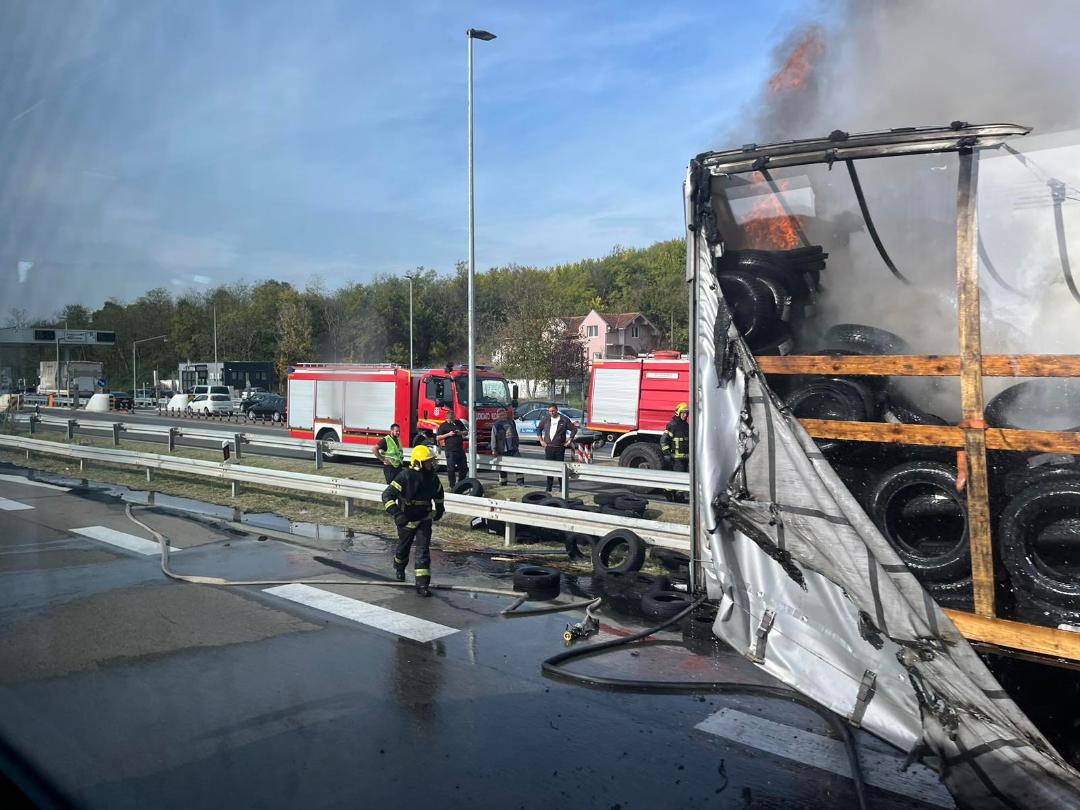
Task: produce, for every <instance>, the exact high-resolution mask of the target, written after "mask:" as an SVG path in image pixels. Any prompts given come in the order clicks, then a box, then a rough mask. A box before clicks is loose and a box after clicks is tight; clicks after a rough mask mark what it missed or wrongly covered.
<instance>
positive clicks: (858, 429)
mask: <svg viewBox="0 0 1080 810" xmlns="http://www.w3.org/2000/svg"><path fill="white" fill-rule="evenodd" d="M1028 132H1030V128H1028V127H1025V126H1020V125H1016V124H988V125H981V126H969V125H968V124H967V123H965V122H960V121H957V122H953V124H951V125H950V126H948V127H923V128H914V127H912V128H902V129H891V130H883V131H880V132H871V133H865V134H859V135H849V134H847V133H844V132H840V131H836V132H833V133H832V134H831V135H830V136H829V137H827V138H813V139H807V140H796V141H786V142H782V143H776V144H769V145H765V146H758V145H756V144H748V145H746V146H744V147H742V148H740V149H732V150H727V151H721V152H705V153H702V154H700V155H698V156H697V157H696V158H694V160H693V161H691V163H690V168H689V175H688V177H689V182H688V184H687V189H686V200H685V202H686V223H687V228H688V230H690V231H693V230H694V229H695V228H700V229H701V230H703V231H704V234H701V235H703V236H704V237H705V238H706V240H707V242H708V244H709V245H710V247H711V248H712V250H713V255H714V256H718V255H720V253H721V252H722V250H723V247H722V238H721V235H720V232H719V227H718V225H717V216H716V213H717V212H714V211H712V210H711V201H710V197H711V183H710V179H711V177H713V176H721V175H727V174H737V173H742V172H751V171H762V170H768V169H771V168H779V167H786V166H801V165H810V164H821V163H824V164H828V165H832V164H833V163H834V162H836V161H847V160H863V159H870V158H881V157H894V156H901V155H919V154H932V153H942V152H956V153H958V155H959V159H960V173H959V180H958V187H957V206H956V209H957V229H956V268H957V281H956V285H957V295H958V317H957V328H958V334H959V342H960V353H959V354H958V355H954V356H918V355H911V356H895V355H894V356H877V357H870V356H844V357H837V356H831V355H820V356H818V355H801V356H800V355H788V356H785V357H758V358H756V362H757V365H758V367H759V368H760V370H761V371H762V372H763V373H765V374H822V375H849V376H851V375H859V376H892V375H895V376H932V377H944V376H959V377H960V379H961V406H962V411H963V421H962V422H961V424H960V425H957V426H948V427H936V426H927V425H898V424H890V423H876V422H842V421H832V420H817V419H804V420H801V421H802V424H803V426H804V427H805V428H806V430H807V432H808V433H809V434H810V435H811V436H812V437H814V438H816V439H818V438H820V439H844V440H852V441H871V442H887V443H896V444H912V445H929V446H937V447H954V448H957V449H960V450H963V452H964V454H965V456H966V461H967V465H968V469H967V472H968V480H967V488H968V489H967V491H968V504H969V511H968V514H969V518H968V520H969V540H970V544H971V558H972V578H973V584H974V596H975V610H974V613H968V612H965V611H959V610H946V613H947V614H948V615H949V617H950V618H951V619H952V620H953V622H954V623H955V624H956V626H957V628H958V629H959V630H960V632H961V633H963V635H964V636H965V637H966V638H967V639H968V640H969V641H970V642H972V643H973V644H975V645H976V646H977V647H978V648H980V649H983V650H986V651H993V652H1000V653H1004V654H1011V655H1017V656H1021V657H1035V658H1037V659H1038V660H1043V661H1047V662H1051V663H1061V664H1066V665H1074V666H1075V665H1080V634H1078V633H1073V632H1069V631H1065V630H1058V629H1055V628H1050V627H1044V626H1040V625H1033V624H1028V623H1025V622H1017V621H1012V620H1007V619H1004V618H1001V617H1000V616H998V615H997V607H996V604H995V594H994V589H995V574H994V553H993V552H994V549H993V542H992V538H991V526H990V511H989V502H988V492H987V465H986V451H987V450H988V449H990V450H1017V451H1029V452H1041V453H1066V454H1073V455H1077V454H1080V433H1068V432H1058V431H1037V430H1012V429H1005V428H992V427H987V426H986V423H985V421H984V419H983V396H982V378H983V376H1002V377H1005V376H1007V377H1078V376H1080V357H1077V356H1073V355H985V356H984V355H983V354H982V350H981V333H980V322H979V303H980V293H979V288H978V247H977V245H978V226H977V219H976V192H977V188H978V160H977V155H976V150H981V149H990V148H996V147H999V146H1001V145H1002V144H1004V143H1005V142H1006V141H1007V140H1008V139H1010V138H1015V137H1020V136H1023V135H1026V134H1027V133H1028ZM695 267H696V261H695V257H694V255H692V245H691V242H690V241H689V240H688V243H687V282H688V283H689V287H690V307H691V318H690V322H691V324H692V330H693V333H692V335H691V402H692V408H693V413H694V414H695V416H696V415H697V414H698V413H699V411H700V408H699V403H698V399H699V397H700V393H699V390H698V385H699V381H698V379H697V355H696V353H697V345H698V338H699V334H698V331H697V297H696V290H697V287H698V285H699V284H703V283H706V282H707V281H708V279H706V278H700V277H695V274H694V268H695ZM696 421H697V420H696V418H695V419H691V446H693V442H694V435H693V434H694V425H695V423H696ZM698 491H699V486H698V482H697V479H696V473H695V468H694V466H693V465H691V468H690V492H691V510H692V517H691V521H692V523H691V528H692V532H693V534H692V536H693V537H694V538H695V539H694V543H693V552H692V556H693V565H692V566H691V571H692V572H693V577H694V578H695V581H698V580H699V578H700V576H701V571H700V548H699V545H698V544H699V539H700V531H699V528H700V527H699V526H698V524H697V510H696V508H695V496H696V494H697V493H698Z"/></svg>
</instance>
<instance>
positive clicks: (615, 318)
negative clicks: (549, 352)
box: [561, 309, 660, 361]
mask: <svg viewBox="0 0 1080 810" xmlns="http://www.w3.org/2000/svg"><path fill="white" fill-rule="evenodd" d="M561 320H562V321H563V322H564V323H565V324H566V327H567V329H569V330H571V331H576V332H577V333H578V334H579V335H581V339H582V340H583V341H584V342H585V346H586V352H587V355H588V359H589V360H590V361H592V360H607V359H612V358H620V357H638V356H640V355H643V354H648V353H649V352H652V351H655V350H656V349H658V348H659V347H660V330H659V329H657V328H656V327H655V326H653V325H652V323H651V322H650V321H649V319H648V318H646V317H645V316H644V315H642V314H641V313H640V312H619V313H615V314H603V313H600V312H597V311H596V310H595V309H594V310H591V311H590V312H589V314H588V315H584V316H579V315H575V316H573V317H570V318H562V319H561Z"/></svg>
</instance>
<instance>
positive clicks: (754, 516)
mask: <svg viewBox="0 0 1080 810" xmlns="http://www.w3.org/2000/svg"><path fill="white" fill-rule="evenodd" d="M695 204H696V202H695V198H694V195H693V174H691V177H690V178H689V179H688V181H687V217H688V219H687V221H688V223H689V224H690V229H689V232H688V251H689V252H688V257H687V259H688V273H689V274H690V277H691V280H692V283H693V284H694V302H695V304H694V313H693V317H694V323H693V327H694V334H695V338H694V374H695V380H694V392H693V400H694V413H693V419H692V423H693V425H694V426H695V430H694V445H693V447H694V454H693V457H694V468H693V473H692V474H693V486H694V498H695V504H696V506H695V510H696V512H695V524H696V529H697V535H696V540H697V544H696V549H697V553H698V554H699V555H700V559H701V561H702V566H701V570H702V571H703V575H704V579H705V582H704V585H705V587H706V589H707V592H708V595H709V596H710V598H712V599H715V600H718V602H719V607H720V609H719V613H718V615H717V619H716V623H715V625H714V630H715V632H716V634H717V635H718V636H719V637H720V638H722V639H724V640H725V641H727V642H728V643H729V644H731V645H732V646H733V647H735V648H736V649H738V650H741V651H743V652H744V653H745V654H746V655H747V656H748V657H749V658H751V659H752V660H755V661H756V662H758V663H759V665H760V666H761V667H762V668H763V669H765V670H766V671H768V672H769V673H770V674H772V675H774V676H776V677H777V678H779V679H780V680H782V681H784V682H785V683H787V684H789V685H791V686H792V687H794V688H796V689H798V690H799V691H801V692H802V693H803V694H805V695H807V696H808V697H810V698H812V699H813V700H816V701H818V702H819V703H822V704H824V705H825V706H828V707H829V708H831V709H833V710H834V711H836V712H837V713H839V714H841V715H842V716H844V717H847V718H849V719H852V720H853V721H854V722H857V723H858V724H860V725H861V726H862V727H864V728H866V729H867V730H869V731H871V732H873V733H875V734H877V735H879V736H881V737H882V738H884V739H886V740H889V741H890V742H892V743H894V744H895V745H897V746H899V747H901V748H902V749H904V750H908V751H913V752H916V753H918V754H919V755H921V756H922V758H923V759H924V761H926V762H927V764H930V765H932V766H934V767H936V768H938V769H939V770H940V772H941V773H942V776H943V778H944V780H945V783H946V785H947V786H948V787H949V789H950V790H951V791H952V792H953V794H954V795H955V796H956V797H957V799H958V800H959V801H960V802H961V804H963V805H965V806H977V807H984V806H985V807H1015V808H1020V807H1023V808H1052V807H1053V808H1058V807H1066V806H1080V777H1078V775H1077V773H1076V771H1074V770H1073V769H1072V768H1071V767H1069V765H1068V764H1067V763H1065V762H1064V760H1062V759H1061V757H1060V756H1059V755H1058V754H1057V753H1056V752H1055V751H1054V750H1053V748H1052V747H1051V746H1050V745H1049V743H1047V742H1046V740H1045V739H1044V738H1043V736H1042V735H1041V734H1040V733H1039V731H1038V730H1037V729H1035V728H1034V727H1033V726H1032V724H1031V723H1030V721H1029V720H1028V719H1027V717H1026V716H1025V715H1024V714H1023V712H1021V711H1020V710H1019V708H1018V707H1017V706H1016V704H1015V703H1013V701H1012V700H1011V699H1010V698H1009V697H1008V695H1006V694H1005V692H1003V691H1002V689H1001V687H1000V685H999V684H998V683H997V681H996V680H995V679H994V677H993V676H992V675H991V674H990V672H989V671H988V670H987V669H986V667H985V666H984V665H983V663H982V661H981V660H980V659H979V658H978V656H977V655H976V654H975V652H974V651H973V650H972V649H971V647H970V645H968V643H967V641H966V640H965V639H964V638H963V637H962V636H961V635H960V633H959V632H958V631H957V630H956V628H955V627H954V626H953V624H952V622H951V621H950V620H949V619H948V618H947V617H946V616H945V614H944V613H942V611H941V610H940V608H939V607H938V606H937V604H936V603H935V602H934V601H933V600H932V599H930V597H929V596H928V595H927V594H926V592H925V591H924V590H923V589H922V587H921V586H920V585H919V583H918V582H917V581H916V579H915V578H914V576H913V575H912V574H911V573H910V572H909V571H908V569H907V567H906V566H905V565H904V564H903V563H902V562H901V560H900V559H899V557H897V555H896V553H895V552H894V551H893V549H892V547H891V546H890V545H889V544H888V542H887V541H886V540H885V539H884V538H883V537H882V536H881V534H880V533H879V532H878V530H877V528H876V527H875V526H874V525H873V523H872V522H871V521H870V520H869V518H868V517H867V516H866V515H865V514H864V513H863V511H862V509H861V507H860V506H859V504H858V503H857V502H856V501H855V499H854V498H853V497H852V496H851V495H850V493H849V492H848V491H847V489H846V488H845V487H844V485H843V484H842V483H841V482H840V480H839V479H838V478H837V477H836V475H835V473H834V472H833V471H832V469H831V468H830V467H829V465H828V463H827V462H826V461H825V460H824V458H822V456H821V454H820V453H819V452H818V451H817V448H816V446H815V444H814V442H813V441H812V440H811V439H810V437H809V436H808V435H807V434H806V432H805V431H804V430H803V429H802V427H801V425H800V424H799V423H798V421H797V420H796V419H795V418H794V417H792V416H791V415H790V414H789V413H787V412H785V411H783V410H782V409H781V407H780V403H779V401H778V400H777V399H776V398H775V396H774V395H773V393H772V392H771V391H770V390H769V388H768V386H767V385H766V384H765V381H764V378H763V377H762V375H761V373H760V371H759V370H758V369H757V366H756V364H755V362H754V360H753V357H752V356H751V355H750V353H749V351H748V350H747V348H746V346H745V344H744V343H743V341H742V339H741V338H740V337H739V335H738V333H737V331H736V330H735V328H734V326H733V325H732V323H731V317H730V315H729V313H728V309H727V306H726V305H725V303H724V301H723V299H722V298H721V296H720V293H719V288H718V286H717V284H716V283H715V278H714V276H713V247H712V246H710V245H709V244H708V243H707V241H706V239H705V236H704V230H705V229H704V228H701V227H697V224H698V223H697V220H696V212H695V209H694V206H695Z"/></svg>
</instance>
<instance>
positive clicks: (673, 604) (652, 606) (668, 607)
mask: <svg viewBox="0 0 1080 810" xmlns="http://www.w3.org/2000/svg"><path fill="white" fill-rule="evenodd" d="M692 604H693V600H692V599H691V597H690V596H689V594H685V593H683V592H682V591H648V592H647V593H646V594H645V595H644V596H642V597H641V612H642V613H644V614H645V615H646V616H652V617H653V618H656V619H670V618H671V617H672V616H674V615H675V614H677V613H681V612H682V611H684V610H686V609H687V608H688V607H690V605H692Z"/></svg>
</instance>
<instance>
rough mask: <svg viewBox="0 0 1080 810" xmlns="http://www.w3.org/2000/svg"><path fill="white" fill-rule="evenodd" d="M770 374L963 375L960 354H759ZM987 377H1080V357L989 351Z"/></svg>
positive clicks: (985, 362)
mask: <svg viewBox="0 0 1080 810" xmlns="http://www.w3.org/2000/svg"><path fill="white" fill-rule="evenodd" d="M755 359H756V360H757V363H758V366H760V367H761V370H762V371H763V372H765V373H766V374H812V375H822V374H824V375H835V376H840V377H842V376H854V375H858V376H860V377H959V376H960V356H959V355H934V354H931V355H913V354H902V355H883V356H874V357H869V356H866V357H864V356H851V355H835V354H823V355H809V354H808V355H794V354H791V355H787V356H786V357H757V358H755ZM982 373H983V376H984V377H1080V357H1078V356H1076V355H1071V354H989V355H985V356H983V357H982Z"/></svg>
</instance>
